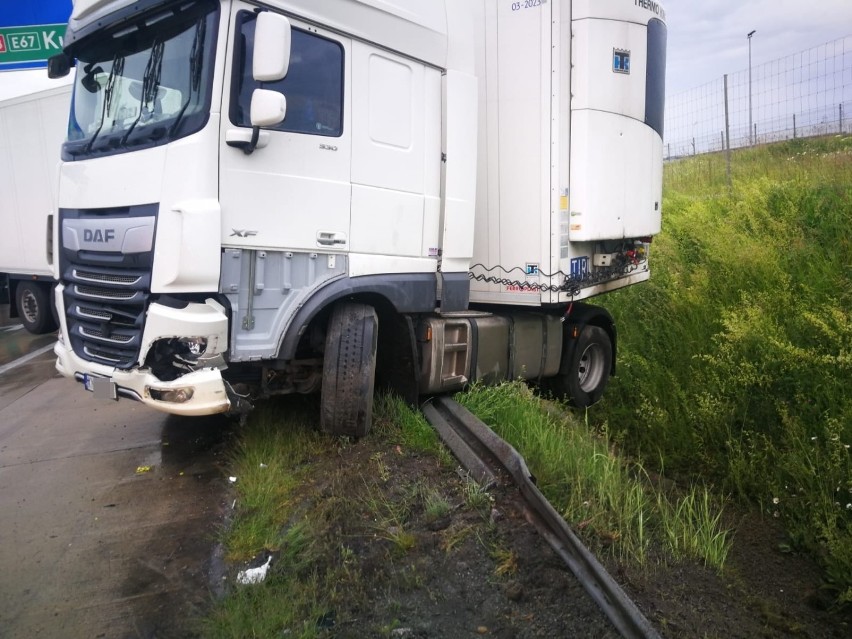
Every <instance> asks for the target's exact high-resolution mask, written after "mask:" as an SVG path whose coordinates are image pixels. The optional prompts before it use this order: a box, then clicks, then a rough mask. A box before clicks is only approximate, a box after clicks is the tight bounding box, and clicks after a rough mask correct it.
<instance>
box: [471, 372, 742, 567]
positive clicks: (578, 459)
mask: <svg viewBox="0 0 852 639" xmlns="http://www.w3.org/2000/svg"><path fill="white" fill-rule="evenodd" d="M456 399H458V401H459V402H460V403H461V404H463V405H465V406H466V407H467V408H468V409H469V410H471V411H472V412H473V413H474V414H476V415H477V416H478V417H479V418H480V419H481V420H483V421H484V422H486V423H487V424H489V425H490V426H491V427H492V428H493V429H494V431H495V432H497V433H498V434H499V435H500V436H501V437H502V438H503V439H505V440H506V441H508V442H509V443H511V444H512V445H513V446H514V447H515V448H516V449H517V450H518V452H520V453H521V454H522V455H523V456H524V458H525V459H526V462H527V465H528V466H529V468H530V470H531V472H533V473H534V474H535V476H536V479H537V484H538V487H539V489H540V490H541V491H542V492H543V493H544V495H545V496H546V497H547V498H548V500H549V501H550V502H551V503H552V504H553V505H554V507H555V508H556V509H557V510H561V512H562V514H563V516H564V517H565V519H566V520H567V521H568V522H569V523H570V524H571V525H572V526H573V527H574V528H575V529H576V530H578V531H580V532H581V533H582V534H583V535H584V537H585V538H586V539H591V540H592V541H593V542H595V543H596V544H597V546H598V547H599V548H600V549H603V548H607V547H609V548H611V551H612V552H613V553H614V554H615V556H617V557H619V558H621V559H625V560H628V561H633V562H636V563H638V564H644V563H646V561H647V560H648V558H649V553H650V551H651V550H652V549H653V548H654V547H660V548H662V549H663V551H664V557H668V558H670V559H685V558H695V559H699V560H701V561H703V562H704V564H705V565H707V566H711V567H713V568H716V569H717V570H720V569H721V568H722V567H723V565H724V563H725V559H726V557H727V552H728V549H729V548H730V540H729V537H728V532H727V531H726V530H724V528H723V526H722V522H721V512H722V506H721V503H720V501H719V500H718V499H716V498H714V497H713V496H712V494H711V492H710V491H709V490H708V489H707V488H705V487H699V486H694V487H692V488H690V489H689V491H687V493H686V494H685V495H683V496H676V495H670V494H667V493H665V492H663V491H661V490H659V489H656V488H655V487H654V486H653V485H652V484H651V483H650V482H649V481H647V475H646V473H645V470H644V469H643V467H642V465H641V464H640V463H637V462H626V461H625V460H623V459H621V458H620V457H619V456H618V455H617V454H616V453H615V452H614V448H613V445H612V442H611V441H610V440H609V439H608V438H607V436H606V434H605V433H603V432H595V431H593V430H592V429H591V428H590V427H589V426H588V424H585V423H578V422H577V421H576V420H571V419H570V418H569V417H568V415H567V414H562V413H560V414H556V413H555V412H554V411H549V410H548V409H547V406H546V405H545V404H544V403H543V401H542V400H541V399H540V398H538V397H536V396H535V395H534V394H533V393H532V392H531V391H530V390H529V389H528V388H527V387H526V385H524V384H523V383H521V382H512V383H505V384H501V385H500V386H496V387H486V386H481V385H474V386H473V387H472V388H471V389H470V390H469V391H468V392H466V393H461V394H459V395H457V396H456Z"/></svg>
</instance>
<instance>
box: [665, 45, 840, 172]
mask: <svg viewBox="0 0 852 639" xmlns="http://www.w3.org/2000/svg"><path fill="white" fill-rule="evenodd" d="M850 132H852V36H847V37H845V38H841V39H839V40H835V41H833V42H828V43H826V44H823V45H820V46H818V47H813V48H811V49H808V50H806V51H802V52H800V53H796V54H793V55H790V56H787V57H785V58H779V59H777V60H773V61H771V62H766V63H764V64H761V65H756V66H753V67H752V68H751V70H749V69H745V70H743V71H738V72H737V73H732V74H730V75H726V76H724V77H722V78H719V79H718V80H714V81H713V82H710V83H708V84H705V85H703V86H700V87H696V88H694V89H690V90H688V91H684V92H682V93H678V94H676V95H673V96H669V97H668V98H667V99H666V121H665V146H664V148H663V153H664V155H665V157H666V159H675V158H678V157H684V156H689V155H699V154H702V153H708V152H713V151H723V150H725V149H726V148H732V149H735V148H741V147H745V146H750V145H753V144H764V143H767V142H777V141H779V140H785V139H790V138H796V137H812V136H816V135H827V134H836V133H850Z"/></svg>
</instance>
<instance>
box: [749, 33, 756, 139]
mask: <svg viewBox="0 0 852 639" xmlns="http://www.w3.org/2000/svg"><path fill="white" fill-rule="evenodd" d="M756 31H757V30H756V29H755V30H753V31H751V32H749V34H748V35H747V36H746V37H747V38H748V140H749V144H750V145H751V146H754V127H753V126H752V124H751V122H752V117H751V113H752V112H751V36H753V35H754V34H755V33H756Z"/></svg>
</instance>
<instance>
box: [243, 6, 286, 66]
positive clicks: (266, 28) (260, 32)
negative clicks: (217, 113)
mask: <svg viewBox="0 0 852 639" xmlns="http://www.w3.org/2000/svg"><path fill="white" fill-rule="evenodd" d="M291 39H292V35H291V31H290V21H289V20H288V19H287V18H285V17H284V16H282V15H281V14H279V13H272V12H271V11H264V12H262V13H260V14H259V15H258V16H257V25H256V26H255V31H254V53H253V55H252V75H253V76H254V79H255V80H257V81H258V82H276V81H278V80H283V79H284V76H286V75H287V71H288V70H289V69H290V42H291Z"/></svg>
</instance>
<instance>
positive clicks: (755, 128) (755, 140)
mask: <svg viewBox="0 0 852 639" xmlns="http://www.w3.org/2000/svg"><path fill="white" fill-rule="evenodd" d="M754 144H757V122H755V123H754Z"/></svg>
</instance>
